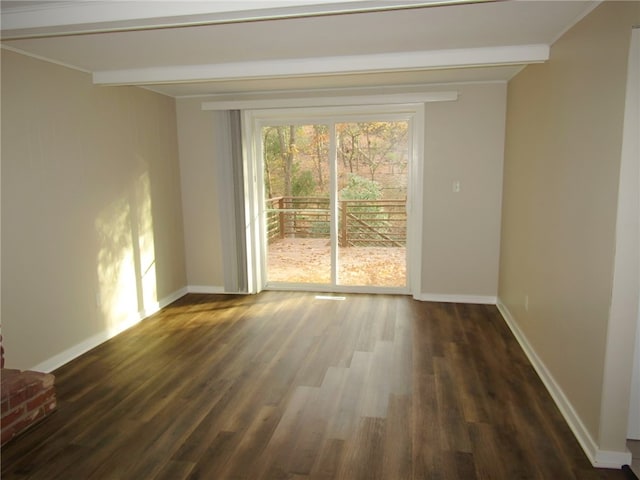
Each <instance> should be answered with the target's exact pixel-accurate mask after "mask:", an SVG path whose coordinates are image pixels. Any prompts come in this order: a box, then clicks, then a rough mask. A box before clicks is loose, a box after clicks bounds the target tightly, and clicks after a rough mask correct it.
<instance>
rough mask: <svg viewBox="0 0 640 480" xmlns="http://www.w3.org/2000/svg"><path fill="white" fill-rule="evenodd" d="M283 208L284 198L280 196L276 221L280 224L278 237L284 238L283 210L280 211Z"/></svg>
mask: <svg viewBox="0 0 640 480" xmlns="http://www.w3.org/2000/svg"><path fill="white" fill-rule="evenodd" d="M283 209H284V198H283V197H280V198H279V199H278V210H280V211H279V212H278V223H279V225H280V238H284V227H285V223H284V212H283V211H282V210H283Z"/></svg>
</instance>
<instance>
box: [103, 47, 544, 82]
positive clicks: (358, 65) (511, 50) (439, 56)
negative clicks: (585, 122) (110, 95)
mask: <svg viewBox="0 0 640 480" xmlns="http://www.w3.org/2000/svg"><path fill="white" fill-rule="evenodd" d="M548 59H549V46H548V45H515V46H508V47H484V48H466V49H449V50H431V51H421V52H397V53H383V54H372V55H351V56H338V57H320V58H294V59H282V60H260V61H254V62H237V63H220V64H211V65H182V66H168V67H156V68H139V69H127V70H107V71H98V72H94V74H93V82H94V83H95V84H97V85H152V84H163V83H176V82H185V83H191V82H203V81H216V80H245V79H258V78H278V77H296V76H317V75H340V74H354V73H374V72H375V73H377V72H388V71H415V70H429V69H443V68H466V67H486V66H502V65H524V64H530V63H542V62H545V61H547V60H548Z"/></svg>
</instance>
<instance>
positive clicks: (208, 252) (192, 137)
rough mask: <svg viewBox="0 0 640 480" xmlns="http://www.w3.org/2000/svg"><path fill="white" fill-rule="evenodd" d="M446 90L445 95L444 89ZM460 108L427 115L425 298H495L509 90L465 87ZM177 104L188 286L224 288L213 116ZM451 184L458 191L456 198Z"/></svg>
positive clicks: (189, 102)
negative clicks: (507, 94) (216, 189)
mask: <svg viewBox="0 0 640 480" xmlns="http://www.w3.org/2000/svg"><path fill="white" fill-rule="evenodd" d="M440 90H442V88H440ZM445 90H458V91H459V93H460V96H459V99H458V100H457V101H456V102H443V103H429V104H427V106H426V111H425V117H426V122H425V165H424V170H425V181H424V205H425V208H424V230H425V234H424V248H423V250H424V251H423V260H424V261H423V265H422V275H423V288H422V292H423V294H424V297H425V298H432V297H433V296H435V297H443V296H448V295H452V296H465V297H470V296H472V297H483V298H484V299H486V300H487V301H491V299H492V298H493V299H495V297H496V295H497V285H498V257H499V242H500V214H501V212H500V199H501V194H502V160H503V149H504V121H505V108H506V107H505V102H506V84H504V83H496V84H483V85H464V86H454V87H450V88H448V89H447V88H445ZM205 100H206V99H181V100H178V102H177V103H178V130H179V138H180V164H181V171H182V180H183V185H182V192H183V204H184V210H185V213H184V215H185V244H186V252H187V272H188V279H189V285H197V286H204V287H210V288H212V289H216V288H218V289H219V288H222V286H223V283H224V281H223V272H222V262H221V258H222V252H221V251H220V249H221V243H220V238H219V234H218V233H217V232H218V231H219V230H218V223H219V219H218V206H219V205H218V198H217V196H216V191H215V184H216V183H215V181H216V177H215V176H216V168H215V162H216V159H215V155H214V145H213V140H212V138H213V133H212V132H213V129H214V128H215V125H214V123H213V118H214V116H213V114H212V112H206V111H205V112H203V111H202V110H201V104H202V102H203V101H205ZM453 180H459V181H460V182H461V186H462V188H461V192H460V193H455V194H454V193H452V188H451V187H452V182H453Z"/></svg>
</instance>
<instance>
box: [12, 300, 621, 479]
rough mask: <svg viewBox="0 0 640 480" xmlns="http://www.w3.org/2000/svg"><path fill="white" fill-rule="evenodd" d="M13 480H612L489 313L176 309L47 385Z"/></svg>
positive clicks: (230, 303)
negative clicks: (44, 413) (42, 410)
mask: <svg viewBox="0 0 640 480" xmlns="http://www.w3.org/2000/svg"><path fill="white" fill-rule="evenodd" d="M54 373H55V374H56V384H57V394H58V405H59V408H58V411H57V412H56V413H55V414H54V415H52V416H51V417H49V418H48V419H46V420H45V421H44V422H43V423H41V424H39V425H38V426H36V427H34V428H33V429H31V430H29V431H28V432H26V433H25V434H23V435H22V436H20V437H18V438H17V439H15V440H14V441H13V442H11V443H9V444H8V445H7V446H5V448H4V449H3V451H2V478H3V479H5V480H10V479H34V480H35V479H46V480H52V479H65V480H75V479H82V480H84V479H100V480H101V479H131V480H140V479H144V480H146V479H168V480H181V479H214V480H217V479H223V480H226V479H229V480H231V479H251V480H261V479H264V480H267V479H292V480H293V479H298V480H300V479H318V480H319V479H346V480H357V479H367V480H373V479H389V480H402V479H444V480H447V479H463V480H473V479H516V478H518V479H561V480H564V479H580V480H589V479H624V478H625V476H624V474H623V472H622V471H619V470H618V471H616V470H599V469H594V468H592V467H591V465H590V464H589V462H588V461H587V459H586V457H585V456H584V454H583V452H582V450H581V449H580V447H579V446H578V444H577V442H576V440H575V439H574V437H573V436H572V434H571V432H570V430H569V428H568V427H567V425H566V424H565V423H564V421H563V419H562V417H561V416H560V413H559V412H558V410H557V409H556V407H555V405H554V404H553V402H552V400H551V398H550V397H549V395H548V394H547V392H546V391H545V390H544V387H543V386H542V383H541V382H540V380H539V379H538V377H537V376H536V374H535V372H534V371H533V369H532V367H531V365H530V364H529V362H528V360H527V359H526V357H525V356H524V354H523V352H522V351H521V349H520V348H519V346H518V344H517V343H516V341H515V339H514V338H513V336H512V335H511V333H510V332H509V330H508V328H507V327H506V325H505V324H504V322H503V320H502V319H501V317H500V315H499V313H498V312H497V310H496V308H495V307H493V306H484V305H464V304H444V303H426V302H424V303H423V302H417V301H414V300H412V299H410V298H409V297H405V296H387V295H377V296H373V295H346V300H344V301H337V300H318V299H315V296H314V294H311V293H299V292H298V293H290V292H263V293H261V294H259V295H256V296H222V295H187V296H186V297H184V298H182V299H181V300H179V301H178V302H176V303H174V304H173V305H171V306H170V307H168V308H166V309H164V310H163V311H161V312H159V313H158V314H156V315H154V316H153V317H151V318H149V319H147V320H145V321H143V322H141V323H140V324H139V325H137V326H136V327H133V328H132V329H130V330H128V331H126V332H124V333H123V334H121V335H119V336H118V337H116V338H114V339H112V340H110V341H109V342H106V343H104V344H102V345H101V346H99V347H97V348H95V349H94V350H92V351H90V352H88V353H86V354H85V355H83V356H82V357H80V358H78V359H76V360H74V361H72V362H70V363H68V364H67V365H65V366H63V367H62V368H60V369H58V370H57V371H56V372H54Z"/></svg>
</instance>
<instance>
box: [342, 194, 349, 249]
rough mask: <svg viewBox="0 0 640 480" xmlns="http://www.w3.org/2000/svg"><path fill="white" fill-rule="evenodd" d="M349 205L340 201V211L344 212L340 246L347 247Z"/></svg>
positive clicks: (344, 201)
mask: <svg viewBox="0 0 640 480" xmlns="http://www.w3.org/2000/svg"><path fill="white" fill-rule="evenodd" d="M347 204H348V202H347V201H346V200H340V210H341V211H342V222H341V224H340V245H341V246H342V247H346V246H347V245H348V244H347Z"/></svg>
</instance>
